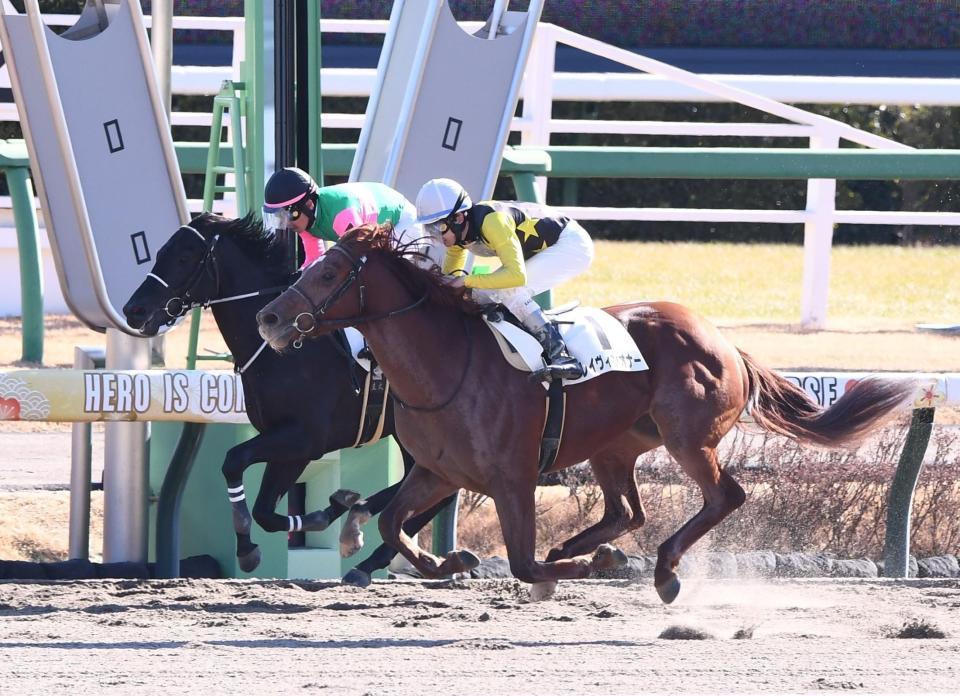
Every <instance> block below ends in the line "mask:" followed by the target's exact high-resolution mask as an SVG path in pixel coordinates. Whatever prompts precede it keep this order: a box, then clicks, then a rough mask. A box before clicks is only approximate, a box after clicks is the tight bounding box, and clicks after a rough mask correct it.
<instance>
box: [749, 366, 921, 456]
mask: <svg viewBox="0 0 960 696" xmlns="http://www.w3.org/2000/svg"><path fill="white" fill-rule="evenodd" d="M740 357H741V358H742V359H743V364H744V365H745V366H746V368H747V375H748V379H749V385H750V406H749V409H750V415H751V416H752V417H753V420H754V421H755V422H756V424H757V425H759V426H760V427H761V428H763V429H764V430H768V431H770V432H773V433H777V434H779V435H785V436H786V437H789V438H791V439H793V440H798V441H800V442H802V443H804V444H808V445H819V446H821V447H846V446H853V445H856V444H858V443H859V442H860V441H861V440H862V439H863V438H864V437H865V436H866V435H867V434H869V433H870V431H872V430H874V429H875V428H877V427H879V426H881V425H882V424H883V423H884V422H885V421H887V420H888V419H889V418H890V417H891V416H893V415H894V413H895V412H896V411H897V409H898V408H899V407H901V406H903V405H905V404H906V402H907V401H908V400H909V399H910V397H911V396H913V394H914V393H915V392H916V381H915V380H910V379H898V380H889V379H881V378H879V377H868V378H867V379H863V380H860V381H858V382H857V383H856V384H854V385H853V387H851V388H850V389H848V390H847V391H846V393H844V395H843V396H841V397H840V398H839V399H838V400H837V401H836V403H834V404H833V405H832V406H830V407H829V408H826V409H824V408H821V407H820V406H819V405H818V404H817V403H816V402H815V401H813V400H812V399H811V398H810V397H809V396H807V394H806V392H804V391H803V390H802V389H800V388H799V387H797V386H795V385H794V384H793V383H792V382H790V381H789V380H788V379H786V378H784V377H781V376H780V375H778V374H777V373H775V372H774V371H773V370H770V369H768V368H766V367H763V366H762V365H760V364H758V363H757V362H756V361H755V360H754V359H753V358H751V357H750V356H749V355H747V354H746V353H744V352H743V351H740Z"/></svg>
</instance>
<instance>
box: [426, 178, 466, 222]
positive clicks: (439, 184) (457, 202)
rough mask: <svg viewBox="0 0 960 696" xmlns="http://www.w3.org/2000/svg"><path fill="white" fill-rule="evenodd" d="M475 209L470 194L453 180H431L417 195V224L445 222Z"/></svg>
mask: <svg viewBox="0 0 960 696" xmlns="http://www.w3.org/2000/svg"><path fill="white" fill-rule="evenodd" d="M471 207H473V201H472V200H470V194H469V193H467V192H466V190H465V189H464V188H463V186H461V185H460V184H458V183H457V182H456V181H454V180H453V179H430V181H428V182H427V183H425V184H424V185H423V186H422V187H421V188H420V193H418V194H417V223H419V224H421V225H423V224H428V223H431V222H436V221H437V220H443V219H445V218H448V217H450V216H451V215H453V214H454V213H459V212H462V211H464V210H466V209H467V208H471Z"/></svg>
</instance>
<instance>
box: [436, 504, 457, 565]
mask: <svg viewBox="0 0 960 696" xmlns="http://www.w3.org/2000/svg"><path fill="white" fill-rule="evenodd" d="M459 507H460V493H457V494H456V495H455V496H454V498H453V500H451V501H450V504H449V505H447V507H445V508H443V510H441V511H440V512H438V513H437V516H436V517H434V518H433V552H434V553H435V554H437V555H438V556H445V555H447V554H448V553H450V552H451V551H453V550H454V549H455V548H457V510H458V509H459Z"/></svg>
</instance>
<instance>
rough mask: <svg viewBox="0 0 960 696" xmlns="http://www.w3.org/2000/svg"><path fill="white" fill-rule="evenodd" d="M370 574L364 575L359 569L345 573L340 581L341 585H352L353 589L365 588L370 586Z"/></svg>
mask: <svg viewBox="0 0 960 696" xmlns="http://www.w3.org/2000/svg"><path fill="white" fill-rule="evenodd" d="M370 581H371V578H370V573H365V572H363V571H362V570H360V569H359V568H353V569H352V570H349V571H347V574H346V575H344V576H343V579H342V580H341V581H340V584H341V585H353V586H354V587H367V586H368V585H369V584H370Z"/></svg>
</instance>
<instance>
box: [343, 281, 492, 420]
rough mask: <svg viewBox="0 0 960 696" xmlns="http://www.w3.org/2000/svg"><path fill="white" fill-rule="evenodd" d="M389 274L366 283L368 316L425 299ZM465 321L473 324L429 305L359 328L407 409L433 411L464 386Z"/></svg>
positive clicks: (365, 311)
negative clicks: (461, 384)
mask: <svg viewBox="0 0 960 696" xmlns="http://www.w3.org/2000/svg"><path fill="white" fill-rule="evenodd" d="M370 270H373V269H370ZM378 270H379V268H378ZM383 271H384V272H382V273H371V274H370V277H368V278H366V279H365V280H366V285H367V289H366V292H367V298H368V301H367V306H366V308H365V310H364V313H365V314H367V315H372V314H381V313H388V312H391V311H394V310H397V309H400V308H402V307H406V306H408V305H410V304H412V303H414V302H416V301H417V300H419V299H420V296H418V295H416V296H415V295H414V294H413V293H412V292H411V291H410V290H409V289H408V288H407V287H406V286H404V285H403V284H402V283H400V282H399V280H398V279H397V278H396V277H395V276H394V275H393V273H391V272H390V271H389V270H387V269H383ZM465 320H466V321H473V319H471V318H469V317H465V316H463V315H462V314H461V313H460V312H459V311H457V310H453V309H447V308H442V307H437V306H436V305H432V304H430V302H429V301H428V302H425V303H424V304H422V305H421V306H419V307H417V308H416V309H412V310H410V311H409V312H405V313H403V314H398V315H396V316H392V317H388V318H385V319H379V320H376V321H372V322H369V323H366V324H359V325H358V326H357V328H358V329H360V331H361V333H363V335H364V337H365V338H366V339H367V343H368V344H369V345H370V348H371V350H372V351H373V354H374V355H375V356H376V358H377V362H378V363H379V364H380V366H381V368H382V369H383V371H384V374H385V375H387V377H388V379H389V380H390V383H391V385H392V386H391V390H392V392H393V393H395V394H396V396H397V397H399V398H400V399H402V400H403V401H405V402H407V403H410V404H413V405H415V406H429V405H430V404H434V403H438V402H440V401H442V400H443V399H445V398H447V396H448V395H449V391H450V390H452V389H454V388H455V387H456V385H457V384H459V383H460V381H461V379H460V377H461V374H462V373H461V371H462V370H464V369H467V364H466V355H467V354H466V350H467V341H466V338H467V337H466V334H465V331H464V321H465ZM473 339H476V336H472V337H471V340H473Z"/></svg>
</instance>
